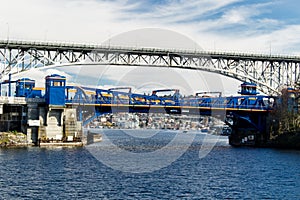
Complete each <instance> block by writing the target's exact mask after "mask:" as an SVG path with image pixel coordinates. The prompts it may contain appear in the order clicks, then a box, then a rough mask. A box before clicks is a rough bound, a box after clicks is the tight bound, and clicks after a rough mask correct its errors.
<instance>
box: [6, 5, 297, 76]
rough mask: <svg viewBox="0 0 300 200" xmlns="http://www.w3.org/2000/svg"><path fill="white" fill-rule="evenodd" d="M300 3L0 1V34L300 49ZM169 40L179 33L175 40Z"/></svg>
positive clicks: (162, 44) (212, 47) (81, 40)
mask: <svg viewBox="0 0 300 200" xmlns="http://www.w3.org/2000/svg"><path fill="white" fill-rule="evenodd" d="M299 4H300V2H299V1H297V0H222V1H212V0H189V1H187V0H139V1H134V0H111V1H108V0H26V1H22V0H10V1H7V0H0V5H1V6H0V39H3V40H6V39H11V40H12V39H15V40H32V41H57V42H70V43H90V44H111V43H112V44H113V45H118V44H119V45H123V46H124V45H129V46H139V47H143V46H149V42H150V43H151V44H152V46H154V47H155V46H159V47H166V48H180V47H182V48H193V47H195V48H197V49H202V50H209V51H226V52H246V53H247V52H249V53H264V54H285V55H299V53H300V37H299V35H300V12H298V8H299V7H300V5H299ZM140 30H165V32H164V31H160V33H162V32H164V33H167V34H166V35H169V34H168V33H171V32H172V33H173V34H171V35H172V36H174V37H168V36H166V35H165V36H159V34H160V33H158V32H156V33H158V35H155V34H156V33H155V34H154V35H152V37H151V38H150V39H149V38H147V37H143V35H145V34H143V33H142V32H141V31H140ZM128 35H130V36H131V39H127V38H128ZM179 37H180V38H181V39H182V40H177V39H176V38H179ZM153 38H159V40H156V41H152V40H155V39H153ZM170 38H171V39H170ZM168 39H170V41H175V40H176V41H177V42H176V45H175V42H174V46H172V45H173V44H171V45H170V43H167V42H166V41H167V40H168ZM127 40H128V41H127ZM186 40H189V42H185V41H186ZM178 41H182V42H178ZM126 42H127V43H126ZM183 43H189V45H187V46H185V45H183ZM150 46H151V45H150ZM118 70H119V69H116V71H118ZM107 71H109V70H107ZM111 73H112V74H113V73H115V72H111ZM142 73H144V72H142ZM176 73H178V72H176ZM179 73H181V72H179ZM110 75H111V74H109V76H110ZM187 76H188V77H187V78H185V79H190V77H189V75H187ZM199 76H200V75H199ZM201 76H203V75H201ZM199 78H200V77H199ZM223 82H224V80H223ZM225 82H227V81H226V80H225Z"/></svg>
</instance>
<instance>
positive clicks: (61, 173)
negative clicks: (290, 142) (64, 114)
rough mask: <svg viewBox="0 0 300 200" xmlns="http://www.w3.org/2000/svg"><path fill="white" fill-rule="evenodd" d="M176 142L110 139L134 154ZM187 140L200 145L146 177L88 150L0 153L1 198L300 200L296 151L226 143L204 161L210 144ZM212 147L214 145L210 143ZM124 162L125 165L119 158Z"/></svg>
mask: <svg viewBox="0 0 300 200" xmlns="http://www.w3.org/2000/svg"><path fill="white" fill-rule="evenodd" d="M108 134H109V135H108ZM132 134H138V133H132ZM176 134H177V133H174V132H168V133H167V134H165V135H164V134H163V133H159V134H155V135H154V136H152V137H149V138H138V137H132V135H131V136H128V135H127V134H124V132H118V131H115V132H109V133H106V135H108V136H107V137H108V138H109V140H110V141H111V142H113V144H114V145H117V146H119V148H120V149H125V150H126V151H129V152H132V153H137V154H138V153H141V152H142V153H151V152H155V151H157V150H158V149H162V148H163V147H164V146H166V145H167V144H169V142H170V141H172V139H174V137H176ZM188 134H194V136H195V137H194V139H193V142H192V143H191V145H190V146H189V147H188V149H187V150H186V151H185V152H184V153H183V155H182V156H180V157H179V158H178V159H176V160H175V161H174V162H172V163H171V164H170V165H168V166H166V167H163V168H161V169H158V170H156V171H153V172H148V173H129V172H123V171H120V170H114V169H113V168H111V167H109V166H106V165H104V164H103V163H102V162H100V161H99V160H97V159H95V157H93V155H92V154H91V153H90V152H89V151H88V148H65V147H63V148H20V149H0V173H1V177H0V185H1V187H0V193H1V198H3V199H17V198H20V199H45V198H51V199H55V198H59V199H76V198H77V199H96V198H97V199H99V198H102V199H103V198H104V199H128V198H131V199H144V198H147V199H178V198H185V199H190V198H194V199H201V198H202V199H225V198H233V199H245V198H250V199H267V198H268V199H299V198H300V193H299V188H300V180H299V175H300V174H299V171H300V152H299V151H282V150H274V149H255V148H233V147H231V146H229V145H228V143H227V141H226V138H221V139H219V140H218V142H217V143H216V145H215V146H214V148H213V149H212V151H211V152H210V153H209V154H208V155H207V156H205V157H204V158H202V159H199V151H200V150H201V148H202V147H203V145H202V144H203V143H202V142H203V138H204V137H205V136H204V135H202V134H197V133H188ZM150 135H151V133H149V136H150ZM180 136H181V135H180ZM189 137H191V136H190V135H185V136H181V138H182V140H181V141H180V142H178V143H176V145H177V146H176V145H174V146H173V147H174V148H170V149H168V150H167V152H169V153H171V152H172V151H173V150H174V151H176V150H178V149H181V147H182V146H184V145H185V142H186V141H188V142H189V141H190V140H189ZM209 139H210V138H209ZM211 141H212V143H214V142H213V139H212V138H211ZM107 145H108V143H107V142H106V141H103V143H99V144H94V146H98V147H101V146H106V147H107V148H116V147H115V146H113V147H112V146H110V147H109V146H107ZM208 146H209V143H208ZM112 152H113V151H112ZM164 156H165V154H161V157H158V158H157V160H163V159H165V157H164ZM122 162H123V163H125V162H127V159H126V158H122ZM122 162H120V163H122Z"/></svg>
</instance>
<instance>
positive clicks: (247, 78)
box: [13, 62, 280, 95]
mask: <svg viewBox="0 0 300 200" xmlns="http://www.w3.org/2000/svg"><path fill="white" fill-rule="evenodd" d="M97 65H99V66H104V65H106V66H107V65H112V66H128V67H130V66H135V67H154V68H155V67H159V68H174V69H186V70H198V71H206V72H210V73H215V74H219V75H222V76H226V77H229V78H233V79H236V80H238V81H241V82H244V81H250V82H252V83H255V84H257V88H258V89H259V90H260V91H262V92H263V93H265V94H269V95H270V94H271V95H279V94H280V93H279V91H278V90H276V89H274V88H272V87H270V86H269V85H267V84H266V83H264V82H262V81H259V80H257V79H255V78H254V77H251V76H249V75H245V74H239V73H236V72H233V71H230V70H226V69H214V68H210V67H194V66H190V67H186V66H184V67H183V66H161V65H151V66H148V65H137V64H134V65H125V64H116V63H103V62H89V63H87V62H75V63H60V64H54V65H49V66H44V67H41V69H51V68H59V67H67V66H74V67H75V66H97ZM28 70H30V68H29V69H27V70H23V71H21V72H18V74H19V75H21V74H22V73H24V72H27V71H28ZM13 74H16V73H13Z"/></svg>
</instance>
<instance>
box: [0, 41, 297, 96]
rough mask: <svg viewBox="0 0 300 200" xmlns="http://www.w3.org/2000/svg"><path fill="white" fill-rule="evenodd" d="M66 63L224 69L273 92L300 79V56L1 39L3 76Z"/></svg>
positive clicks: (0, 66) (227, 74) (226, 72)
mask: <svg viewBox="0 0 300 200" xmlns="http://www.w3.org/2000/svg"><path fill="white" fill-rule="evenodd" d="M67 63H74V64H75V63H81V64H83V63H86V64H88V63H89V64H100V65H124V66H143V67H168V68H180V69H192V70H203V71H208V72H214V73H219V74H222V75H225V76H228V77H232V78H235V79H238V80H241V81H250V82H253V83H256V84H257V85H258V88H259V89H260V90H261V91H262V92H264V93H266V94H269V95H274V94H278V93H279V89H280V88H281V87H282V86H289V87H294V86H295V85H296V84H297V83H299V82H300V57H298V56H274V55H262V54H244V53H225V52H206V51H196V50H194V51H193V50H177V49H158V48H132V47H117V46H101V45H88V44H71V43H49V42H28V41H11V40H9V41H8V40H5V41H4V40H2V41H0V75H1V77H2V76H3V75H7V74H9V73H18V72H21V71H25V70H29V69H31V68H39V67H44V66H49V65H57V64H67Z"/></svg>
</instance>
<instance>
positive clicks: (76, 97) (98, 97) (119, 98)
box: [66, 86, 275, 111]
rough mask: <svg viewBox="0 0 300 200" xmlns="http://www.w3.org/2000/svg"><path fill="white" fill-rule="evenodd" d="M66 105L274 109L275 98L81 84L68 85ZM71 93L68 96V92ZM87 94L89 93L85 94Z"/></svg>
mask: <svg viewBox="0 0 300 200" xmlns="http://www.w3.org/2000/svg"><path fill="white" fill-rule="evenodd" d="M67 91H68V94H67V96H66V103H67V104H82V105H96V106H97V105H115V106H116V105H122V106H165V107H192V108H199V109H201V108H203V109H204V108H206V109H224V110H225V109H236V110H249V111H251V110H253V111H258V110H261V111H269V110H271V109H272V108H273V106H274V102H275V98H274V97H271V96H256V95H249V96H246V95H242V96H230V97H201V96H193V97H180V98H178V97H174V96H167V97H159V96H156V95H146V94H137V93H131V92H121V91H112V90H104V89H94V91H91V90H89V92H86V91H85V90H83V89H82V88H81V87H75V86H72V87H67ZM70 92H71V93H74V94H73V95H70V94H69V93H70ZM87 93H88V94H87Z"/></svg>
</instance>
